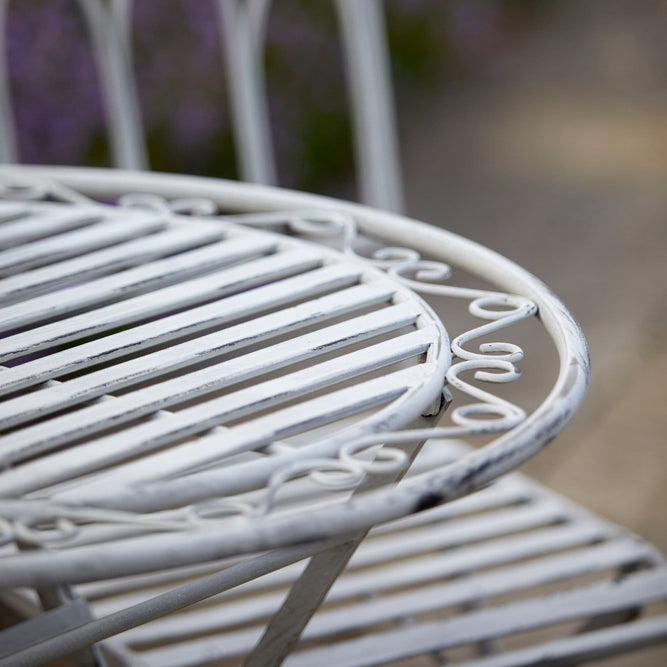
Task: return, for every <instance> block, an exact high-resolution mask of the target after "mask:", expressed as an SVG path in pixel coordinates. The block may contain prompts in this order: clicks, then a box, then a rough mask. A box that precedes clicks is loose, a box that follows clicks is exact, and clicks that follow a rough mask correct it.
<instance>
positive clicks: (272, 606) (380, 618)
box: [124, 540, 649, 645]
mask: <svg viewBox="0 0 667 667" xmlns="http://www.w3.org/2000/svg"><path fill="white" fill-rule="evenodd" d="M648 554H649V550H648V548H647V547H644V548H643V549H642V548H641V547H640V546H639V545H637V543H636V542H634V541H630V540H617V541H614V542H609V543H607V544H603V545H598V546H592V547H588V548H585V549H579V550H577V551H576V552H573V553H566V554H559V555H557V556H551V557H548V558H541V559H538V560H536V561H533V562H530V563H521V564H519V565H515V566H513V567H504V568H501V569H498V570H494V571H493V572H488V573H483V574H476V575H473V576H468V577H465V578H463V579H458V580H455V581H451V582H446V583H444V584H436V583H431V584H430V586H428V588H419V589H417V590H412V591H408V592H404V593H399V594H393V595H383V596H382V597H381V598H379V599H373V600H363V601H360V600H358V599H354V598H355V597H356V596H358V595H360V594H361V593H362V592H363V591H351V592H350V595H351V596H352V599H351V600H350V599H349V598H348V599H347V600H345V599H344V598H342V596H340V595H338V596H336V597H335V598H334V596H333V595H331V596H329V597H328V598H327V599H328V601H332V599H335V600H336V601H337V602H341V601H346V602H347V603H348V606H345V607H341V608H338V609H333V610H322V611H320V612H318V613H317V615H316V616H314V617H313V619H312V620H311V622H310V623H309V625H308V636H309V637H310V638H323V637H328V636H333V635H336V634H340V633H344V632H348V631H355V630H359V629H361V628H364V627H368V626H371V625H375V624H379V623H385V622H389V621H394V620H400V619H401V618H407V617H410V616H413V615H416V614H422V613H427V612H434V611H437V610H439V609H443V608H447V607H452V606H455V605H465V604H466V603H470V602H477V601H479V600H488V599H489V598H493V597H495V596H498V595H502V594H506V593H511V592H518V591H524V590H525V589H528V588H531V587H534V586H540V585H543V584H547V583H553V582H556V581H561V580H566V579H569V578H572V577H576V576H580V575H582V574H589V573H594V572H600V571H604V570H606V569H612V568H619V567H623V566H625V565H629V564H634V563H637V562H638V561H640V560H642V559H643V558H646V557H647V556H648ZM332 592H333V591H332ZM283 598H284V592H279V593H268V594H264V595H262V596H255V597H252V598H250V599H247V598H246V599H241V600H236V601H232V600H226V601H224V603H223V604H220V605H217V606H215V607H211V606H206V607H205V608H200V609H198V610H196V611H190V612H186V613H183V614H179V615H174V616H171V617H169V616H168V617H164V618H162V619H157V620H155V621H153V622H152V623H150V624H148V625H145V626H138V627H136V628H133V629H132V630H129V631H128V632H127V633H126V634H125V635H124V639H125V641H127V642H129V643H130V644H134V645H136V644H138V643H142V644H149V643H158V642H168V641H170V640H171V641H173V640H174V639H177V638H185V637H187V636H188V635H192V634H204V633H210V632H214V631H215V632H219V631H224V630H225V628H226V627H229V626H232V627H233V626H236V625H240V624H243V623H250V622H258V621H260V620H261V619H262V618H264V617H266V616H269V615H271V614H272V613H274V612H275V610H276V609H277V608H278V607H279V605H280V604H281V602H282V599H283Z"/></svg>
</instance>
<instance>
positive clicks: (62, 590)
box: [0, 1, 667, 666]
mask: <svg viewBox="0 0 667 667" xmlns="http://www.w3.org/2000/svg"><path fill="white" fill-rule="evenodd" d="M82 7H84V8H85V11H86V15H87V17H88V20H89V23H90V26H91V34H92V36H93V43H94V45H95V48H96V50H97V52H98V53H99V57H98V63H99V66H100V71H101V74H102V77H101V79H102V81H103V83H104V86H105V90H106V91H107V99H108V100H109V102H108V104H109V106H108V108H109V110H110V131H111V137H112V140H113V145H114V146H115V155H116V162H117V164H118V166H120V167H132V168H135V167H141V166H144V164H145V161H144V157H143V152H142V149H141V145H142V143H141V141H140V136H141V132H140V122H139V119H138V115H137V114H136V112H135V109H136V104H135V103H134V102H133V99H134V96H133V91H132V88H133V79H132V77H131V76H130V68H129V66H128V62H129V57H128V56H129V52H128V48H129V43H130V40H129V39H127V32H125V31H126V30H127V16H128V13H127V12H129V11H130V5H129V3H123V2H117V3H103V2H85V3H82ZM337 7H338V11H339V13H340V17H341V30H342V35H343V43H344V46H345V51H346V54H347V58H348V63H349V66H348V70H349V74H350V76H349V79H350V85H351V92H352V99H353V102H354V103H353V108H354V119H355V122H356V123H357V127H358V132H357V137H358V142H357V153H358V157H359V160H360V161H361V166H360V171H361V174H362V178H361V181H362V192H363V194H364V201H365V202H366V203H369V204H371V205H373V206H374V207H376V208H366V207H360V206H356V205H353V204H346V203H343V202H338V201H334V200H328V199H325V198H321V197H315V196H309V195H297V194H295V193H289V192H285V191H281V190H276V189H272V188H266V187H260V186H253V185H243V184H234V183H229V182H220V181H213V180H210V179H199V178H188V177H176V176H165V175H157V174H150V173H143V174H142V173H139V172H131V173H130V172H124V171H118V172H116V173H108V172H105V171H104V170H89V169H49V168H17V167H8V168H6V169H3V170H1V171H0V176H2V177H3V178H4V181H3V188H4V190H3V194H4V196H5V199H6V201H5V202H0V215H1V216H2V219H3V223H2V226H0V242H2V244H3V248H4V250H3V252H2V253H0V270H2V271H3V274H2V278H1V279H0V290H2V291H1V292H0V294H1V298H2V304H3V305H2V327H3V330H4V331H5V335H4V337H3V338H2V339H0V355H2V356H1V358H2V363H4V364H5V365H6V368H5V370H3V371H2V373H1V374H0V391H2V392H3V395H5V396H6V397H7V400H5V401H4V403H3V404H0V410H1V412H0V420H2V421H0V423H1V424H2V428H3V429H5V434H4V436H3V437H2V438H1V439H0V448H1V449H0V456H1V457H2V461H3V464H4V468H5V470H4V471H3V472H2V473H1V474H0V494H2V496H3V498H4V500H3V505H2V507H3V516H2V524H1V525H0V527H1V528H2V536H3V541H4V546H3V547H2V551H1V552H0V587H2V589H3V591H4V599H5V602H6V604H8V605H10V606H11V607H13V608H14V609H15V611H16V612H17V613H19V614H20V615H22V616H23V617H25V618H28V620H25V621H23V622H22V623H19V624H17V625H15V626H13V627H11V628H9V629H7V630H4V631H3V632H2V633H0V647H2V648H0V655H2V656H3V657H4V658H5V660H4V662H3V664H7V665H14V664H41V663H43V662H45V661H47V660H50V659H52V658H55V657H57V656H60V655H65V654H69V653H73V652H76V653H77V658H78V660H79V661H82V662H84V663H86V662H87V663H88V664H103V663H104V662H105V661H107V662H110V663H114V662H115V663H121V664H155V665H171V664H173V665H183V664H204V663H210V662H214V663H215V664H226V663H225V662H224V661H229V664H237V663H238V661H239V660H245V664H247V665H271V664H280V663H281V662H282V660H283V659H284V658H285V656H287V658H286V662H285V664H293V665H314V664H318V665H319V664H322V665H325V664H326V665H346V666H348V665H379V664H389V663H392V662H395V661H398V660H407V659H410V660H413V662H412V663H410V664H442V663H443V662H445V661H446V662H447V663H455V664H466V665H512V666H514V665H533V664H579V663H580V662H582V661H584V660H587V659H598V658H600V657H604V656H607V655H612V654H615V653H617V652H619V651H623V650H628V649H630V648H636V647H641V646H646V645H650V644H652V643H656V642H658V641H661V640H663V639H664V638H665V636H666V635H667V616H665V615H664V614H663V615H656V614H655V613H654V611H655V608H656V607H657V608H658V609H659V606H660V604H662V605H664V602H665V600H667V568H666V567H665V564H664V560H663V559H662V557H661V555H660V554H658V553H657V552H656V551H655V549H653V548H652V547H651V546H650V545H647V544H646V543H644V542H642V541H641V540H639V539H637V538H635V537H634V536H631V535H628V534H627V533H625V532H624V531H622V530H621V529H619V528H617V527H614V526H612V525H610V524H608V523H607V522H605V521H602V520H601V519H599V518H597V517H595V516H592V515H590V514H589V513H588V512H586V511H585V510H583V509H581V508H579V507H576V506H574V505H572V504H571V503H569V502H568V501H566V500H565V499H562V498H559V497H557V496H555V495H554V494H552V493H551V492H548V491H546V490H545V489H543V488H541V487H539V486H538V485H536V484H534V483H532V482H530V481H528V480H527V479H526V478H525V477H522V476H520V475H518V474H511V475H509V476H504V477H502V475H503V474H504V473H506V472H507V471H510V470H512V469H513V468H515V467H516V466H517V465H518V464H519V463H520V462H521V461H523V460H525V459H526V458H528V457H529V456H531V455H533V454H534V453H535V452H537V451H538V450H539V449H540V448H541V447H543V446H544V445H545V444H546V442H548V441H549V439H551V438H552V437H554V436H555V435H556V434H557V433H558V431H559V430H560V429H561V428H562V426H563V425H564V424H565V423H566V422H567V420H568V419H569V418H570V416H571V415H572V413H573V412H574V410H575V409H576V407H577V405H578V403H579V401H580V400H581V398H582V396H583V392H584V389H585V384H586V375H587V363H588V361H587V355H586V349H585V343H584V342H583V339H582V338H581V336H580V332H579V330H578V327H577V325H576V323H575V322H574V321H573V320H572V319H571V317H570V316H569V314H568V313H567V311H566V310H565V309H564V308H563V306H562V304H561V303H560V302H559V301H558V300H557V299H556V298H555V297H554V296H553V295H552V294H550V293H549V292H548V290H546V289H544V287H543V286H542V285H541V283H540V282H539V281H538V280H536V279H535V278H533V277H532V276H530V275H529V274H527V273H526V272H525V271H523V270H521V269H520V268H519V267H517V266H516V265H514V264H512V263H511V262H509V261H508V260H505V259H504V258H502V257H500V256H498V255H497V254H495V253H493V252H491V251H488V250H486V249H484V248H481V247H480V246H477V245H476V244H474V243H471V242H469V241H466V240H464V239H461V238H460V237H457V236H455V235H452V234H449V233H447V232H444V231H442V230H438V229H435V228H432V227H429V226H425V225H421V224H419V223H415V222H413V221H409V220H407V219H405V218H402V217H401V216H398V215H394V214H391V213H385V212H382V211H380V210H378V208H382V209H394V210H395V209H397V208H399V207H400V196H397V193H399V192H400V188H399V187H398V186H397V182H398V169H397V167H396V165H397V164H398V161H397V160H396V159H395V138H394V132H393V121H392V118H391V105H390V104H389V83H388V77H387V66H386V59H385V53H384V46H383V41H382V25H381V13H380V12H379V6H378V4H377V3H375V2H363V3H360V2H347V1H341V2H339V3H338V4H337ZM220 9H221V12H222V14H223V17H224V22H223V26H225V30H224V32H225V41H224V43H225V45H226V54H227V61H226V62H227V63H228V66H229V79H230V86H231V90H232V94H233V95H232V98H233V103H234V109H235V114H234V118H235V122H236V124H237V132H236V136H237V139H238V142H239V147H240V150H239V153H240V155H241V156H242V157H241V164H242V169H243V173H244V176H245V178H246V179H247V180H251V181H255V182H260V183H270V182H271V181H272V179H273V176H272V174H274V173H275V170H274V169H273V167H272V160H271V158H270V148H269V146H270V142H269V132H268V124H267V123H266V106H265V104H264V100H263V92H262V86H261V81H262V77H261V68H260V59H259V58H258V53H259V51H260V49H261V44H262V37H261V35H262V24H263V21H264V20H265V17H266V11H268V3H263V2H247V3H246V2H224V1H223V2H221V3H220ZM1 83H2V81H0V84H1ZM5 88H6V86H5ZM0 89H1V87H0ZM7 100H8V97H5V101H7ZM8 108H9V106H8V105H7V104H3V105H0V109H3V110H4V112H5V122H4V123H0V128H2V129H1V130H0V132H2V136H4V137H5V141H4V142H3V145H4V146H5V157H6V158H7V157H9V158H11V157H13V156H12V155H11V146H12V141H11V136H12V132H11V129H10V128H11V124H10V123H9V122H8V120H7V116H8V113H7V112H8ZM0 120H1V119H0ZM369 128H370V130H372V131H368V130H369ZM100 201H102V202H106V204H100V203H99V202H100ZM108 202H114V203H117V204H119V206H109V205H108ZM423 257H425V258H426V259H423ZM450 266H451V267H454V269H455V271H458V273H457V275H456V279H457V285H456V286H453V285H450V284H449V283H447V282H446V281H447V277H448V274H449V270H450V269H449V267H450ZM463 273H467V274H470V276H471V278H466V277H465V276H464V275H462V274H463ZM418 292H419V293H421V294H423V295H425V296H429V295H430V296H433V297H436V299H437V300H438V304H437V305H438V308H439V309H440V312H442V317H441V318H440V317H438V316H436V315H435V313H434V311H433V310H432V308H431V307H430V306H429V305H428V304H427V303H425V302H424V301H422V299H421V298H420V297H419V296H417V293H418ZM444 299H446V303H445V302H443V300H444ZM454 303H461V304H463V305H464V306H465V305H466V304H468V303H469V310H470V315H472V316H473V317H474V318H477V319H478V320H481V321H482V323H481V324H480V323H479V321H478V322H476V323H474V324H471V323H470V322H469V321H466V320H464V319H462V320H461V322H465V324H464V325H463V326H460V324H459V321H458V320H457V319H456V317H457V316H455V311H456V307H455V305H454ZM538 312H539V316H540V322H541V323H542V324H543V325H544V329H545V334H546V335H545V339H547V340H551V343H552V345H553V346H554V347H555V348H556V351H557V354H558V356H559V360H560V362H559V366H560V368H559V370H558V371H557V372H555V373H554V375H555V378H554V379H553V381H551V382H550V383H549V387H548V388H547V390H546V391H545V398H544V400H543V401H542V403H541V404H540V405H539V407H537V408H536V409H534V410H532V411H530V414H529V415H528V416H526V410H524V409H522V408H521V407H519V406H518V405H517V404H516V403H515V402H513V401H511V400H509V398H508V397H507V396H506V395H504V394H503V388H504V385H505V384H506V383H507V382H511V381H512V380H516V379H517V378H518V367H517V364H518V362H519V361H520V360H521V358H522V356H523V353H522V350H521V348H520V347H519V346H518V344H516V343H515V342H512V343H509V342H502V343H499V342H495V338H489V336H495V334H496V332H498V331H500V330H502V331H503V333H504V334H509V333H511V332H513V331H514V330H515V329H516V328H517V327H520V326H521V323H527V322H528V321H532V320H534V319H535V318H534V317H533V316H534V315H535V314H536V313H538ZM443 322H444V324H443ZM455 327H456V328H455ZM450 337H451V349H452V352H453V355H454V360H455V363H452V359H451V357H450V340H449V339H450ZM477 339H479V341H481V342H482V346H481V347H480V348H479V351H475V350H473V347H474V345H475V341H477ZM470 374H474V375H475V380H476V381H473V380H471V379H469V375H470ZM479 381H481V382H486V383H489V382H491V383H494V382H495V383H496V384H497V385H498V386H497V391H493V392H492V391H490V390H489V389H488V386H489V385H488V384H487V385H486V386H484V385H480V384H479ZM443 386H445V391H444V393H443V391H442V388H443ZM483 386H484V388H482V387H483ZM491 386H493V385H491ZM471 398H472V399H473V402H472V403H469V401H470V399H471ZM450 402H451V405H450ZM443 413H444V419H445V422H443V424H442V425H441V426H440V428H434V427H435V424H436V422H437V421H438V420H439V419H440V418H441V417H443ZM463 439H470V440H471V441H478V442H481V444H482V445H483V447H482V448H481V449H477V450H470V449H469V446H468V445H466V444H464V443H463V442H462V440H463ZM425 440H428V442H427V443H426V444H425V445H423V443H424V441H425ZM422 445H423V446H422ZM403 476H405V477H404V479H401V478H403ZM497 478H500V479H499V481H497V482H495V483H492V482H493V481H494V480H495V479H497ZM472 491H477V492H476V493H474V494H472V495H467V494H469V493H471V492H472ZM462 496H467V497H465V498H464V497H462ZM447 501H451V502H447ZM369 531H370V532H369ZM367 533H368V535H367ZM305 559H309V560H307V562H306V560H305ZM323 601H324V602H323ZM644 612H648V614H649V615H648V616H646V617H641V618H640V616H641V615H642V614H643V613H644ZM304 628H305V629H304ZM302 631H303V634H302ZM299 638H300V639H299ZM297 642H298V643H297Z"/></svg>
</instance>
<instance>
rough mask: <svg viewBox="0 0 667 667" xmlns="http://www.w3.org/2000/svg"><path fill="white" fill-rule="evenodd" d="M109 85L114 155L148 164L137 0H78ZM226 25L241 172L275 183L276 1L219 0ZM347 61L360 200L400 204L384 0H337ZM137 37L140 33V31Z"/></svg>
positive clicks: (5, 150)
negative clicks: (272, 35) (270, 83)
mask: <svg viewBox="0 0 667 667" xmlns="http://www.w3.org/2000/svg"><path fill="white" fill-rule="evenodd" d="M8 5H9V0H0V162H17V161H19V159H20V155H19V152H18V147H17V140H16V129H15V123H14V118H13V111H12V105H11V91H10V85H9V76H8V63H7V62H6V57H5V51H6V49H5V44H4V42H5V40H6V33H7V31H6V25H5V24H6V18H7V8H8ZM79 5H80V8H81V11H82V12H83V15H84V17H85V21H86V25H87V28H88V31H89V34H90V39H91V45H92V49H93V54H94V58H95V64H96V68H97V71H98V77H99V81H100V85H101V88H102V90H101V92H102V101H103V105H104V110H105V116H106V122H107V132H108V136H109V144H110V147H111V157H112V163H113V165H114V166H116V167H121V168H126V169H148V168H150V164H149V160H148V156H147V151H146V141H145V136H144V130H143V123H142V118H141V111H140V106H139V103H138V98H137V82H136V78H135V75H134V70H133V66H132V61H133V35H132V10H133V6H132V5H133V3H132V0H80V2H79ZM216 5H217V10H218V17H219V22H218V31H217V35H218V37H219V39H220V44H221V50H222V54H223V56H224V57H223V63H224V67H225V72H226V78H227V84H228V98H229V100H230V105H231V109H230V111H231V120H232V131H233V136H234V141H235V146H236V154H237V162H238V172H239V174H240V175H241V177H242V178H243V179H244V180H246V181H249V182H253V183H261V184H265V185H275V184H276V183H277V180H278V179H277V172H276V161H275V156H274V148H273V141H272V132H271V126H270V123H269V114H268V106H267V96H266V90H265V85H264V83H265V82H264V63H263V53H264V45H265V38H266V26H267V21H268V16H269V12H270V9H271V2H270V0H217V2H216ZM334 6H335V8H336V15H337V17H338V26H339V33H340V37H341V42H342V47H343V54H344V60H345V66H346V67H345V69H346V84H347V88H348V92H349V102H350V107H351V123H352V126H353V131H354V147H355V159H356V165H357V174H358V182H359V191H360V198H361V200H362V201H363V202H364V203H366V204H369V205H371V206H375V207H377V208H383V209H386V210H391V211H395V212H400V211H401V209H402V208H403V195H402V186H401V176H400V167H399V158H398V144H397V138H396V126H395V119H394V111H393V104H392V92H391V80H390V74H389V61H388V54H387V42H386V38H385V26H384V17H383V13H382V8H381V4H380V0H364V1H363V2H359V1H357V0H334ZM136 39H141V36H140V35H137V37H136Z"/></svg>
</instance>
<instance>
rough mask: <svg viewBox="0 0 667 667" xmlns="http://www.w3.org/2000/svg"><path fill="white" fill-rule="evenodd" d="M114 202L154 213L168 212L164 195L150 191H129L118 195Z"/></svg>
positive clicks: (122, 206) (125, 206)
mask: <svg viewBox="0 0 667 667" xmlns="http://www.w3.org/2000/svg"><path fill="white" fill-rule="evenodd" d="M116 203H117V205H118V206H120V207H121V208H135V209H136V208H138V209H141V210H147V211H155V212H156V213H168V212H169V210H170V209H169V203H168V202H167V200H166V199H165V198H164V197H162V196H161V195H156V194H153V193H150V192H130V193H128V194H125V195H122V196H121V197H119V198H118V201H117V202H116Z"/></svg>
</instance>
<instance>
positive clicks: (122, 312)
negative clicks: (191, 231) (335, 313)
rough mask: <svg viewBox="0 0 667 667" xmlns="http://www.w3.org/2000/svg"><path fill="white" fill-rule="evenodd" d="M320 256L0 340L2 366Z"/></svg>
mask: <svg viewBox="0 0 667 667" xmlns="http://www.w3.org/2000/svg"><path fill="white" fill-rule="evenodd" d="M321 261H322V260H321V256H320V255H318V254H317V253H314V252H313V253H310V252H304V251H298V250H295V251H288V252H283V253H279V254H276V255H270V256H269V257H265V258H262V259H261V260H256V261H250V262H246V263H244V264H241V265H239V266H232V267H231V268H227V269H224V270H222V271H217V272H215V273H210V274H208V275H206V276H203V277H200V278H194V279H192V280H187V281H184V282H181V283H178V284H177V285H172V286H170V287H164V288H162V289H159V290H156V291H154V292H150V293H149V294H142V295H141V296H137V297H133V298H131V299H127V300H125V301H122V302H120V303H114V304H112V305H110V306H105V307H102V308H98V309H96V310H91V311H89V312H86V313H84V314H83V315H75V316H73V317H70V318H66V319H64V320H61V321H58V322H54V323H53V324H46V325H44V326H41V327H37V328H36V329H32V330H31V331H28V332H24V333H21V334H15V335H13V336H8V337H7V338H4V339H2V340H0V362H3V361H6V360H8V359H12V358H15V357H19V356H22V355H25V354H30V353H32V352H37V351H40V350H43V349H45V348H50V347H54V346H57V345H62V344H64V343H68V342H70V341H73V340H77V339H80V338H84V337H87V336H92V335H93V334H100V333H103V332H105V331H108V330H109V329H113V328H116V327H120V326H124V325H126V324H131V323H133V322H140V321H142V320H145V319H148V318H150V317H155V316H158V315H160V314H163V313H167V312H169V311H172V310H176V309H179V308H186V307H188V306H194V305H196V304H200V303H202V302H204V301H208V300H211V299H215V298H218V299H219V298H222V297H224V296H227V295H229V294H234V293H235V292H241V291H243V290H245V289H249V288H250V287H254V286H256V285H259V284H262V283H265V282H268V281H271V280H277V279H278V278H282V277H286V276H289V275H293V274H294V273H300V272H303V271H308V270H309V269H313V268H315V267H317V266H319V265H320V264H321Z"/></svg>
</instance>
